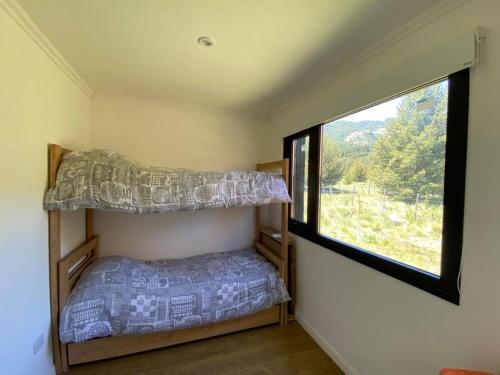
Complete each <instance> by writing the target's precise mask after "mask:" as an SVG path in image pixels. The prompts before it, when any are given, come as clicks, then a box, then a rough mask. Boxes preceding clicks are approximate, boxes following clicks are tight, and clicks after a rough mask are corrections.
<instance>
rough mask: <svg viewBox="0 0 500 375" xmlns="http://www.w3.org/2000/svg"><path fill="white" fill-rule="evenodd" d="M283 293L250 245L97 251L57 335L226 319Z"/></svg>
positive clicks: (77, 336) (79, 337) (79, 336)
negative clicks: (166, 255)
mask: <svg viewBox="0 0 500 375" xmlns="http://www.w3.org/2000/svg"><path fill="white" fill-rule="evenodd" d="M289 299H290V298H289V296H288V292H287V291H286V288H285V285H284V284H283V281H282V280H281V279H280V278H279V275H278V273H277V271H276V269H275V268H274V266H273V265H272V264H271V263H269V262H268V261H267V260H265V259H264V258H263V257H262V256H261V255H259V254H257V253H256V252H255V250H253V249H252V250H237V251H230V252H225V253H212V254H205V255H198V256H194V257H190V258H184V259H166V260H155V261H141V260H137V259H133V258H128V257H123V256H110V257H103V258H99V259H97V260H96V261H95V262H94V263H92V264H91V265H90V266H89V268H87V269H86V270H85V271H84V273H83V274H82V276H81V278H80V280H79V281H78V282H77V284H76V285H75V288H74V289H73V291H72V292H71V294H70V296H69V299H68V302H67V303H66V306H65V307H64V309H63V311H62V314H61V316H60V338H61V341H62V342H63V343H69V342H81V341H84V340H90V339H92V338H96V337H104V336H109V335H111V336H118V335H131V334H143V333H151V332H157V331H171V330H177V329H182V328H188V327H193V326H199V325H205V324H209V323H214V322H218V321H222V320H226V319H232V318H236V317H240V316H243V315H247V314H251V313H254V312H257V311H260V310H264V309H266V308H269V307H271V306H273V305H275V304H279V303H283V302H286V301H288V300H289Z"/></svg>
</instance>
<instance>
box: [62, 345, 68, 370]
mask: <svg viewBox="0 0 500 375" xmlns="http://www.w3.org/2000/svg"><path fill="white" fill-rule="evenodd" d="M61 370H62V373H63V374H65V373H67V372H68V371H69V366H68V345H66V344H61Z"/></svg>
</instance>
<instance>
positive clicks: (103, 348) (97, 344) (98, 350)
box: [67, 306, 279, 365]
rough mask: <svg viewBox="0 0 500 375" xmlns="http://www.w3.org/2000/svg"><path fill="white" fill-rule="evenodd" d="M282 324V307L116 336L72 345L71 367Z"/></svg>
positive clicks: (70, 351) (70, 349)
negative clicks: (170, 329)
mask: <svg viewBox="0 0 500 375" xmlns="http://www.w3.org/2000/svg"><path fill="white" fill-rule="evenodd" d="M278 321H279V306H274V307H272V308H270V309H267V310H264V311H261V312H257V313H254V314H252V315H248V316H245V317H243V318H237V319H232V320H226V321H224V322H219V323H215V324H210V325H206V326H201V327H195V328H189V329H184V330H180V331H173V332H160V333H152V334H145V335H135V336H115V337H105V338H101V339H95V340H90V341H84V342H81V343H72V344H68V345H67V346H68V360H69V364H70V365H74V364H78V363H85V362H90V361H97V360H101V359H106V358H113V357H118V356H123V355H127V354H132V353H139V352H143V351H146V350H151V349H158V348H163V347H166V346H172V345H176V344H181V343H185V342H190V341H195V340H201V339H205V338H208V337H214V336H220V335H224V334H227V333H232V332H237V331H241V330H244V329H249V328H256V327H262V326H265V325H269V324H274V323H277V322H278Z"/></svg>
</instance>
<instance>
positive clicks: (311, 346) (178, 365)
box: [69, 322, 344, 375]
mask: <svg viewBox="0 0 500 375" xmlns="http://www.w3.org/2000/svg"><path fill="white" fill-rule="evenodd" d="M69 374H70V375H191V374H193V375H194V374H196V375H212V374H217V375H219V374H220V375H239V374H241V375H258V374H273V375H275V374H276V375H282V374H283V375H294V374H297V375H299V374H300V375H306V374H307V375H309V374H311V375H313V374H314V375H316V374H318V375H320V374H321V375H328V374H329V375H341V374H344V373H343V372H342V371H341V370H340V369H339V368H338V367H337V365H336V364H335V363H334V362H333V361H332V360H331V359H330V358H329V357H328V356H327V355H326V354H325V353H324V352H323V351H322V350H321V348H320V347H319V346H318V345H317V344H316V343H315V342H314V340H313V339H312V338H311V337H310V336H309V335H308V334H307V333H306V332H305V331H304V329H303V328H302V327H301V326H300V325H299V324H298V323H297V322H290V324H289V325H288V326H287V327H279V326H277V325H274V326H269V327H263V328H257V329H252V330H248V331H243V332H238V333H233V334H229V335H225V336H220V337H214V338H210V339H206V340H201V341H197V342H192V343H188V344H182V345H176V346H172V347H168V348H164V349H159V350H154V351H150V352H145V353H140V354H134V355H129V356H126V357H121V358H116V359H110V360H104V361H100V362H94V363H90V364H85V365H79V366H74V367H72V368H71V370H70V371H69Z"/></svg>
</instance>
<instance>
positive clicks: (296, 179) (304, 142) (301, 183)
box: [291, 136, 309, 223]
mask: <svg viewBox="0 0 500 375" xmlns="http://www.w3.org/2000/svg"><path fill="white" fill-rule="evenodd" d="M292 155H293V157H292V205H291V217H292V218H293V219H295V220H298V221H301V222H303V223H307V177H308V176H307V175H308V160H309V136H305V137H301V138H297V139H295V140H294V141H293V143H292Z"/></svg>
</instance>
